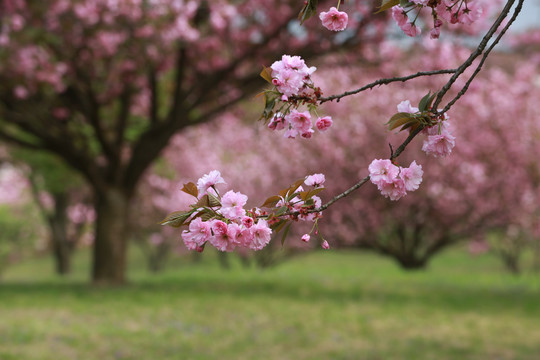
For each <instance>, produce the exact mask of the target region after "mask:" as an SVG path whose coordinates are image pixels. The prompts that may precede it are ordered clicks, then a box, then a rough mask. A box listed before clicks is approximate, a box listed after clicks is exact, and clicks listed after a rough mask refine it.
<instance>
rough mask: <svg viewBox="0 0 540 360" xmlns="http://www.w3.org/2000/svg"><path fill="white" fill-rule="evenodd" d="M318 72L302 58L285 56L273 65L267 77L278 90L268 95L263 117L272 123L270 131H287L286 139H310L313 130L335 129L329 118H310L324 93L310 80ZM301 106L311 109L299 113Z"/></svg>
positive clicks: (269, 92) (266, 95) (266, 94)
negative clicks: (331, 127) (332, 127)
mask: <svg viewBox="0 0 540 360" xmlns="http://www.w3.org/2000/svg"><path fill="white" fill-rule="evenodd" d="M270 70H271V72H270ZM315 70H317V68H316V67H314V66H312V67H308V66H307V65H306V63H305V62H304V60H303V59H302V58H301V57H300V56H290V55H283V56H282V58H281V60H279V61H276V62H274V63H273V64H272V66H271V69H268V73H267V74H266V75H268V76H269V77H270V79H271V83H272V84H273V85H274V87H275V89H274V90H270V91H267V92H265V100H266V105H265V112H264V113H263V117H264V118H266V119H267V120H269V121H270V122H269V124H268V128H270V129H272V130H278V131H279V130H286V131H285V133H284V137H286V138H290V139H295V138H297V137H302V138H306V139H309V138H311V136H312V134H313V133H314V132H315V131H314V130H313V128H314V127H315V128H317V129H318V130H319V131H325V130H327V129H328V128H329V127H330V126H332V123H333V121H332V118H331V117H330V116H322V117H321V116H318V115H317V117H316V118H314V119H312V117H311V112H312V111H313V112H315V113H317V110H316V108H317V99H318V98H319V97H320V96H321V90H320V89H319V88H317V87H315V86H314V85H313V81H312V80H311V74H313V73H314V72H315ZM301 105H307V107H308V110H305V111H300V110H299V107H300V106H301ZM275 107H277V111H276V112H274V108H275Z"/></svg>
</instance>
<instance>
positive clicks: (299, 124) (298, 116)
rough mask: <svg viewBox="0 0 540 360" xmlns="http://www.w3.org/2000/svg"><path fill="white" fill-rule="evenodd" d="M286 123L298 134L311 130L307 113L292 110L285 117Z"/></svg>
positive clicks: (309, 116)
mask: <svg viewBox="0 0 540 360" xmlns="http://www.w3.org/2000/svg"><path fill="white" fill-rule="evenodd" d="M285 118H286V119H287V121H289V123H290V124H291V126H292V128H293V129H295V130H296V131H298V132H299V133H302V134H303V133H307V132H309V130H311V126H312V124H311V115H310V114H309V111H304V112H299V111H297V110H292V111H291V112H290V113H289V114H288V115H287V116H286V117H285Z"/></svg>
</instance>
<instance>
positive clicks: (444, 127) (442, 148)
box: [397, 100, 456, 157]
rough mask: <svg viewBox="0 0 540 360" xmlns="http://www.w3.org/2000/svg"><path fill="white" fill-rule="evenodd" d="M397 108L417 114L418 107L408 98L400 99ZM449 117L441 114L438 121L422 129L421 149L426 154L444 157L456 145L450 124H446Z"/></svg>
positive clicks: (400, 110)
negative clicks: (423, 138) (424, 136)
mask: <svg viewBox="0 0 540 360" xmlns="http://www.w3.org/2000/svg"><path fill="white" fill-rule="evenodd" d="M397 109H398V111H399V112H404V113H410V114H417V113H419V109H418V108H416V107H413V106H411V103H410V101H409V100H405V101H402V102H401V103H400V104H399V105H398V106H397ZM448 120H449V117H448V115H447V114H446V113H445V114H443V115H441V116H440V117H439V119H438V121H437V122H436V123H435V124H434V125H432V126H429V127H426V128H425V129H424V130H423V133H424V134H425V135H426V136H427V138H426V139H425V140H424V143H423V145H422V151H424V152H425V153H426V154H427V155H431V156H434V157H444V156H447V155H450V153H451V152H452V149H453V148H454V146H455V145H456V138H455V136H453V135H452V134H451V133H450V126H449V125H448Z"/></svg>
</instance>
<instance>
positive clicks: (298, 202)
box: [161, 170, 329, 252]
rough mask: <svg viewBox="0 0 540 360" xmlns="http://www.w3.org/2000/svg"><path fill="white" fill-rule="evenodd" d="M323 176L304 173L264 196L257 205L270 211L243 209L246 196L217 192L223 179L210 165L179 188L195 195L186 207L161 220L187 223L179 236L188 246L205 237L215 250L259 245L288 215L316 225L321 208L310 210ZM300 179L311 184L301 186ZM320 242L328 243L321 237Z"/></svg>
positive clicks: (202, 243) (316, 201) (198, 245)
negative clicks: (209, 169) (287, 184)
mask: <svg viewBox="0 0 540 360" xmlns="http://www.w3.org/2000/svg"><path fill="white" fill-rule="evenodd" d="M324 181H325V177H324V175H323V174H314V175H309V176H306V177H305V178H304V179H301V180H299V181H297V182H296V183H295V184H293V185H292V186H290V187H289V188H287V189H284V190H282V191H281V192H280V195H276V196H272V197H270V198H269V199H267V200H266V202H265V203H264V204H263V205H262V206H263V207H270V208H273V210H271V211H270V212H267V211H264V210H261V209H260V208H252V209H251V210H246V208H245V205H246V203H247V200H248V197H247V196H246V195H244V194H242V193H240V192H235V191H232V190H229V191H227V192H226V193H225V194H223V195H221V194H220V192H219V190H218V188H217V186H218V185H219V184H225V180H224V179H223V177H222V176H221V173H220V172H219V171H217V170H212V171H210V172H209V173H208V174H205V175H203V176H202V177H201V178H200V179H199V180H198V181H197V184H195V183H187V184H185V185H184V187H183V188H182V191H184V192H185V193H187V194H189V195H192V196H193V197H195V199H196V202H195V204H193V205H191V208H192V209H191V210H189V211H176V212H173V213H171V214H169V215H168V216H167V217H166V218H165V219H164V220H163V221H162V222H161V224H162V225H170V226H173V227H180V226H183V225H187V226H188V229H187V230H184V231H183V232H182V239H183V241H184V244H185V245H186V247H187V248H188V249H189V250H196V251H198V252H202V251H203V250H204V248H205V246H206V244H207V243H209V244H210V245H212V246H214V247H215V248H216V249H218V250H219V251H233V250H234V249H235V248H237V247H243V248H248V249H251V250H261V249H263V248H264V247H265V246H266V245H267V244H268V243H269V242H270V240H271V236H272V232H273V230H272V229H276V232H278V231H280V230H281V229H282V228H283V227H284V225H285V224H286V223H287V222H288V221H289V220H293V221H298V220H301V221H313V222H315V225H316V223H317V219H319V218H320V217H321V216H322V214H321V212H314V211H313V210H314V209H317V208H319V207H320V206H321V199H320V198H319V197H318V196H316V195H317V194H318V193H319V192H321V191H322V190H324V186H323V184H324ZM301 184H305V185H306V186H309V187H311V189H309V190H307V191H305V190H304V188H303V187H302V186H301ZM315 225H314V227H315ZM308 239H309V238H308ZM302 240H303V241H306V239H305V238H302ZM321 246H322V247H323V248H328V247H329V245H328V243H327V242H326V241H323V242H322V243H321Z"/></svg>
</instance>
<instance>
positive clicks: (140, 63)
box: [0, 0, 387, 283]
mask: <svg viewBox="0 0 540 360" xmlns="http://www.w3.org/2000/svg"><path fill="white" fill-rule="evenodd" d="M376 3H377V1H369V2H362V3H361V4H360V3H355V4H354V5H353V6H351V11H350V14H351V17H352V18H353V19H354V20H353V21H351V24H350V28H349V31H348V33H347V34H346V36H341V37H339V38H336V37H335V36H334V35H333V34H330V33H329V32H324V31H309V32H308V31H305V30H304V29H302V28H300V27H299V26H298V22H297V21H293V20H294V19H295V17H296V16H297V14H298V4H297V2H296V1H280V2H277V3H276V2H267V1H260V0H259V1H255V0H252V1H246V2H242V3H237V2H234V1H144V0H130V1H122V2H117V1H107V0H78V1H66V0H56V1H52V2H46V3H45V2H26V1H24V0H9V1H3V2H2V3H1V8H0V14H1V20H0V21H1V23H2V24H3V26H2V37H1V48H0V83H1V84H2V85H1V88H0V125H1V126H0V128H1V130H0V138H2V139H3V140H4V141H7V142H10V143H12V144H16V145H19V146H23V147H26V148H29V149H33V150H37V151H49V152H52V153H54V154H56V155H57V156H58V157H60V158H61V159H63V161H64V162H65V163H66V165H67V166H69V167H70V168H71V169H73V170H75V171H77V172H79V173H80V174H81V175H82V177H83V178H84V179H85V182H86V183H87V184H88V186H89V187H90V188H91V189H92V192H93V199H94V208H95V213H96V227H95V243H94V259H93V270H92V279H93V281H94V282H96V283H122V282H123V281H124V280H125V262H126V249H127V238H128V233H129V226H128V223H129V222H128V218H129V216H130V210H131V209H130V203H131V200H132V199H133V197H134V196H135V194H136V191H137V185H138V184H139V181H140V178H141V176H142V175H143V174H144V172H145V171H146V170H147V169H148V167H149V166H150V165H151V164H152V162H153V161H154V160H155V159H156V158H157V157H158V156H159V154H160V152H161V151H162V150H163V149H164V148H165V146H166V145H167V144H168V142H169V140H170V138H171V137H172V136H173V135H174V134H175V133H176V132H178V131H180V130H182V129H184V128H186V127H189V126H192V125H195V124H200V123H203V122H205V121H208V120H210V119H212V118H213V117H214V116H215V115H216V114H218V113H219V112H221V111H223V110H224V109H226V108H227V107H229V106H231V105H234V104H236V103H238V102H239V101H240V100H242V99H244V98H246V96H248V95H250V94H252V91H253V90H254V89H256V88H258V87H259V86H260V84H261V83H260V82H259V80H258V73H259V72H260V68H261V65H263V64H270V63H271V62H273V61H274V60H275V59H276V56H278V55H276V54H283V53H294V54H296V55H301V56H303V57H304V58H307V59H309V58H311V57H314V56H315V55H317V56H320V55H323V54H325V53H328V52H331V51H334V50H335V49H336V48H338V47H339V48H340V49H347V48H349V49H354V51H355V53H357V54H360V53H361V52H362V49H364V48H367V47H369V48H371V49H372V50H373V49H375V44H377V43H379V42H380V41H381V39H382V36H383V34H384V32H383V31H378V30H382V29H383V27H384V24H385V22H386V19H387V18H386V16H385V15H377V16H373V15H372V14H373V13H374V11H375V9H376V5H377V4H376ZM323 5H324V4H323ZM315 25H318V24H315Z"/></svg>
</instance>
